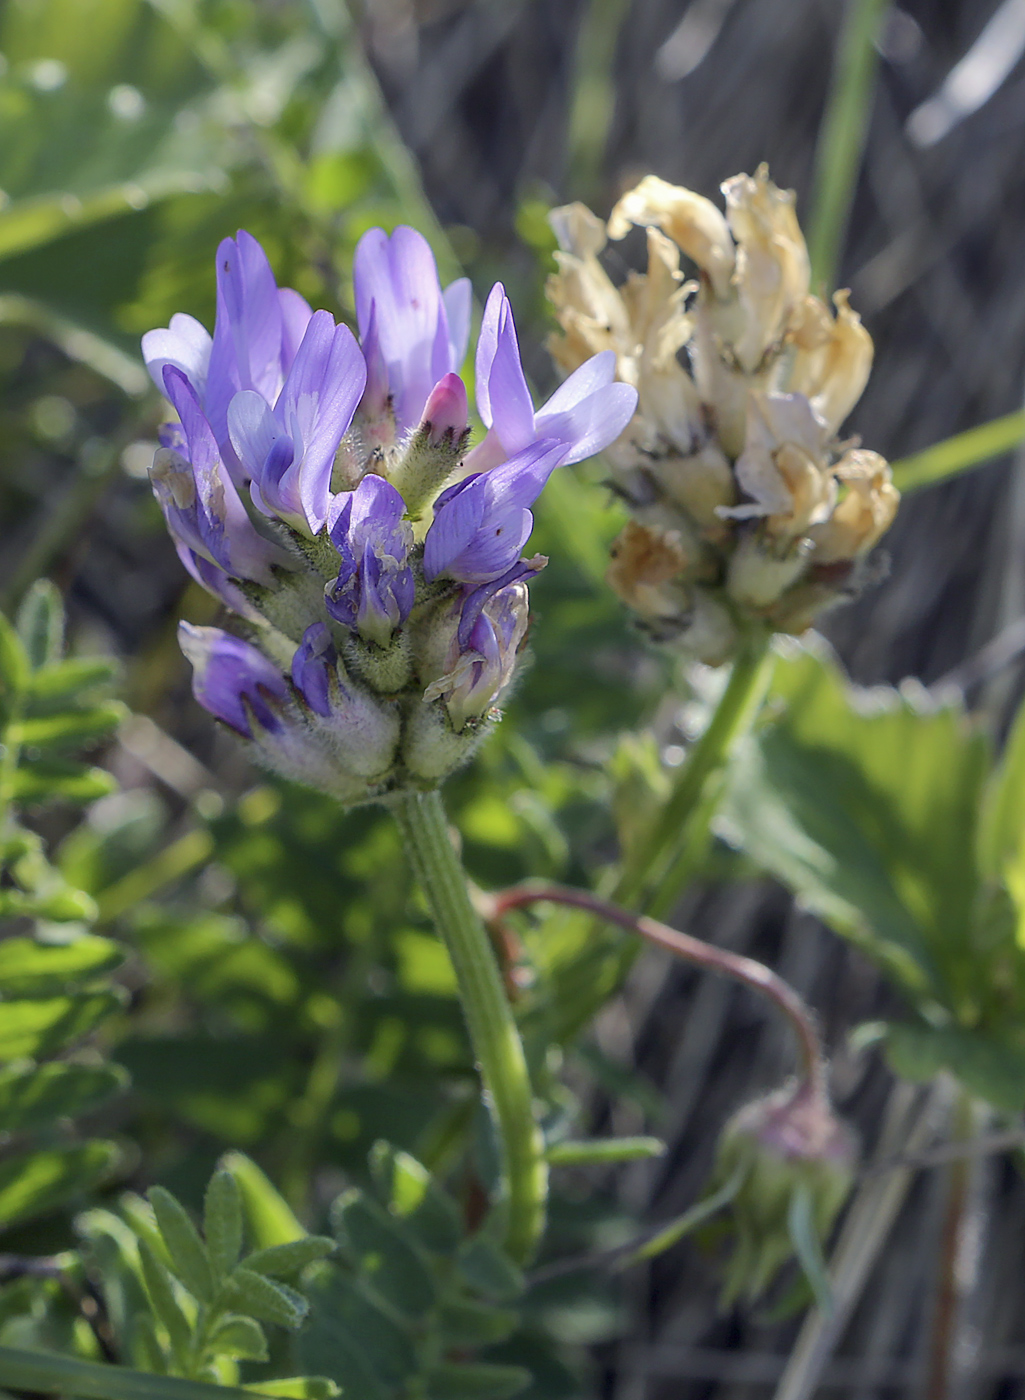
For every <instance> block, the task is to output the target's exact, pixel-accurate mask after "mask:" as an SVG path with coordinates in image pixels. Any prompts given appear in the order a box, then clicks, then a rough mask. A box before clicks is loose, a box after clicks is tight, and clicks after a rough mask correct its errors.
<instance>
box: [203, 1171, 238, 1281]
mask: <svg viewBox="0 0 1025 1400" xmlns="http://www.w3.org/2000/svg"><path fill="white" fill-rule="evenodd" d="M203 1234H204V1235H205V1236H206V1247H207V1251H208V1252H209V1255H210V1263H211V1266H212V1267H213V1271H214V1273H215V1274H216V1276H217V1277H218V1278H220V1277H222V1276H223V1275H224V1274H228V1273H230V1272H231V1270H232V1269H233V1268H234V1267H235V1265H236V1264H237V1263H238V1260H239V1255H240V1254H241V1253H242V1195H241V1192H240V1191H239V1189H238V1182H237V1181H236V1180H235V1178H234V1177H233V1176H232V1174H231V1172H229V1171H225V1169H224V1168H223V1167H220V1168H218V1170H217V1171H215V1172H214V1174H213V1176H212V1177H211V1178H210V1184H209V1186H207V1188H206V1198H205V1200H204V1203H203Z"/></svg>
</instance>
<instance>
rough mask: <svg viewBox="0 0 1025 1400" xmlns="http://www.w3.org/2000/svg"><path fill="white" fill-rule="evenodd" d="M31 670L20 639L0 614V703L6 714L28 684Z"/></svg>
mask: <svg viewBox="0 0 1025 1400" xmlns="http://www.w3.org/2000/svg"><path fill="white" fill-rule="evenodd" d="M31 674H32V668H31V666H30V665H29V659H28V656H27V654H26V652H25V648H24V646H22V643H21V638H20V637H19V636H18V634H17V632H16V631H15V630H14V628H13V627H12V626H11V624H10V623H9V622H8V621H7V619H6V617H4V616H3V614H2V613H0V701H2V704H3V709H4V712H5V713H6V714H8V715H9V714H10V712H11V707H12V705H13V704H14V703H15V702H16V701H17V699H18V697H19V696H21V695H22V694H23V693H24V691H25V688H26V687H27V685H28V683H29V678H30V677H31Z"/></svg>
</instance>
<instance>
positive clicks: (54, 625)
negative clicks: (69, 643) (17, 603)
mask: <svg viewBox="0 0 1025 1400" xmlns="http://www.w3.org/2000/svg"><path fill="white" fill-rule="evenodd" d="M17 628H18V636H19V637H20V638H21V640H22V643H23V644H24V647H25V652H26V654H27V656H28V659H29V663H30V664H31V666H32V669H33V671H38V670H39V668H40V667H41V666H49V665H52V664H53V663H54V662H55V661H59V660H60V655H61V651H62V649H63V646H64V600H63V599H62V598H61V595H60V590H59V589H58V588H57V587H56V585H55V584H53V583H51V582H50V580H49V579H47V578H37V579H36V581H35V583H33V584H32V586H31V587H30V588H29V590H28V592H27V593H26V594H25V598H24V601H23V602H22V605H21V607H20V608H19V609H18V618H17Z"/></svg>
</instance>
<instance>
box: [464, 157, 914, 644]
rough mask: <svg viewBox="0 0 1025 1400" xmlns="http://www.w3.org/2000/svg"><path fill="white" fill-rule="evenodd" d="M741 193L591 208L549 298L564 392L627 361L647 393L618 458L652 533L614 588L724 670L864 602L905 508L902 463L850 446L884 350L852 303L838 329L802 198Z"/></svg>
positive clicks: (567, 230)
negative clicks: (893, 466) (620, 262)
mask: <svg viewBox="0 0 1025 1400" xmlns="http://www.w3.org/2000/svg"><path fill="white" fill-rule="evenodd" d="M723 193H724V195H725V199H726V210H725V213H722V212H720V210H719V209H718V208H717V207H716V206H715V205H714V204H713V203H712V202H711V201H710V200H708V199H705V198H704V197H703V196H701V195H698V194H695V193H694V192H693V191H691V190H686V189H682V188H680V187H678V186H675V185H670V184H667V183H666V182H665V181H664V180H660V179H658V178H657V177H655V176H647V177H646V178H645V179H643V180H642V181H641V182H640V184H639V185H637V186H636V187H635V188H634V189H632V190H630V191H628V192H627V193H626V194H625V195H624V196H623V197H622V198H621V199H620V201H619V203H618V204H617V205H616V207H615V208H614V209H613V211H612V214H611V216H610V218H609V221H608V224H607V225H605V224H603V223H602V222H601V220H599V219H597V218H596V217H595V216H594V215H593V214H592V213H591V212H590V210H588V209H586V208H585V207H584V206H583V205H579V204H575V205H568V206H566V207H565V208H563V209H556V210H554V211H553V213H552V216H551V221H552V226H553V228H554V230H555V233H556V236H557V238H558V240H559V245H560V249H561V251H560V252H559V253H557V254H556V259H557V261H558V264H559V271H558V272H557V273H556V274H555V275H554V276H553V277H551V278H550V279H549V284H548V295H549V298H550V300H551V301H552V303H553V305H554V307H555V311H556V315H557V317H558V319H559V324H560V328H561V329H560V332H559V333H558V334H556V335H555V336H553V337H552V339H551V342H550V348H551V351H552V354H553V356H554V358H555V360H556V363H557V364H558V366H559V367H560V369H561V370H562V371H563V372H564V373H565V374H567V375H569V378H568V379H567V381H566V384H567V385H568V384H569V383H570V382H571V381H572V378H573V376H574V374H577V373H579V366H580V365H581V364H582V363H583V362H584V361H585V360H586V359H587V357H589V356H591V357H594V356H601V355H603V354H610V355H611V356H613V357H614V361H615V371H616V377H617V379H618V380H620V381H621V382H622V383H624V384H629V385H632V386H634V387H635V388H636V390H637V393H638V402H637V410H636V412H635V413H634V415H633V417H632V419H631V420H630V422H629V424H628V425H627V426H626V427H625V429H624V431H623V432H622V433H621V434H620V436H619V437H618V439H617V440H616V441H615V442H614V443H612V444H611V445H610V446H609V447H608V448H607V449H606V455H607V457H608V459H609V460H610V461H611V463H612V464H613V467H614V469H615V480H614V484H615V486H616V488H617V490H618V491H619V493H620V494H621V495H622V496H623V498H624V499H625V501H626V503H627V505H628V506H629V508H630V509H631V512H632V514H633V517H634V525H632V526H631V527H630V531H632V532H630V531H628V532H627V533H625V534H624V535H623V536H622V537H621V538H620V540H618V541H617V542H616V546H615V548H614V559H613V566H612V568H611V570H610V574H609V579H610V582H611V583H612V586H613V587H614V588H615V589H616V590H617V592H619V593H620V596H621V597H622V598H623V601H624V602H625V603H626V604H627V606H628V607H630V608H631V609H632V610H633V611H634V612H635V615H636V616H637V619H638V621H639V623H640V625H641V626H642V627H644V628H645V630H647V631H648V632H650V633H651V634H652V635H653V636H654V637H656V638H657V639H659V640H670V639H672V640H674V641H676V642H677V644H678V645H680V646H681V647H682V648H684V649H685V650H687V651H689V652H690V653H692V654H694V655H696V656H697V657H698V658H699V659H701V660H703V661H706V662H708V663H710V664H712V665H718V664H719V663H720V662H722V661H725V660H728V659H729V658H730V656H731V655H732V654H733V651H734V649H735V647H736V646H737V645H739V644H740V643H741V642H742V640H743V639H744V637H745V636H746V635H747V634H749V633H751V632H764V631H773V630H775V631H785V632H800V631H802V630H804V628H806V627H807V626H809V625H810V624H811V622H812V621H813V620H814V618H815V616H816V615H817V614H818V613H820V612H822V611H823V610H824V609H825V608H828V607H830V606H832V605H834V604H835V603H837V602H839V601H841V600H842V599H844V598H848V597H850V596H852V594H854V593H855V592H856V591H857V589H858V587H859V582H860V579H861V578H862V576H863V575H864V573H865V570H864V569H863V567H862V564H863V560H864V558H865V556H866V555H867V554H868V553H869V551H870V550H872V549H873V548H874V547H875V545H876V544H877V543H878V541H879V539H880V538H881V536H882V535H883V534H884V533H885V531H886V530H887V529H888V528H889V526H890V524H891V523H892V520H893V517H894V515H895V513H896V510H897V505H898V502H899V496H898V493H897V490H896V488H895V487H894V485H893V482H892V479H891V475H890V470H889V467H888V466H887V464H886V462H885V461H884V460H883V459H882V458H881V457H879V456H878V455H877V454H875V453H869V452H865V451H863V450H861V448H860V445H859V444H858V443H857V442H856V441H855V442H842V441H840V440H839V439H838V436H837V435H838V433H839V432H840V430H841V428H842V426H843V423H844V421H845V419H846V418H847V416H848V414H849V413H850V411H851V409H852V408H853V407H854V405H855V404H856V403H857V401H858V399H859V398H860V396H861V393H862V391H863V390H864V388H865V384H866V381H867V379H868V373H869V370H870V368H871V364H872V341H871V338H870V337H869V335H868V332H867V331H866V330H865V328H864V327H863V326H862V324H861V322H860V320H859V319H858V316H857V315H856V314H855V312H854V311H852V310H851V307H850V305H849V303H848V298H847V293H846V292H838V293H837V294H836V296H835V297H834V298H833V308H832V309H830V308H829V307H828V306H827V305H826V304H825V303H824V302H823V301H821V300H820V299H819V298H818V297H816V296H814V295H813V294H812V292H811V290H810V287H809V276H810V274H809V264H808V254H807V249H806V247H805V243H804V237H803V235H802V233H801V229H800V226H799V224H798V221H797V216H796V212H795V208H794V199H793V194H792V193H791V192H789V191H785V190H780V189H778V188H777V187H776V186H775V185H774V184H773V183H772V181H771V180H770V179H769V177H768V172H767V170H766V169H765V167H764V166H763V167H760V168H759V170H757V171H756V173H755V174H754V175H753V176H750V175H738V176H735V177H734V178H733V179H731V180H727V181H726V182H725V184H724V185H723ZM634 226H642V227H644V229H645V230H646V238H647V270H646V272H644V273H638V272H631V273H630V274H629V275H628V277H627V278H626V281H625V282H623V283H622V284H621V285H618V286H617V285H616V284H614V283H613V281H612V279H611V278H610V277H609V275H608V273H607V272H606V270H605V268H604V266H603V264H602V260H601V255H602V253H603V251H604V249H605V246H606V241H607V239H608V238H612V239H619V238H622V237H624V236H625V235H626V234H627V233H628V232H629V231H630V229H631V228H632V227H634ZM681 255H682V256H683V257H686V258H687V259H689V260H690V262H691V263H692V264H693V265H694V268H695V270H696V273H697V278H696V280H694V281H687V280H685V278H684V272H683V271H682V270H681ZM592 362H593V361H592ZM565 387H566V386H565V385H564V388H565ZM490 437H491V434H490V433H489V435H488V439H485V443H484V444H483V447H484V448H486V447H487V445H488V441H489V439H490ZM635 527H636V528H635ZM638 530H639V531H640V533H638ZM668 541H674V542H676V543H675V544H674V546H673V548H676V549H677V556H678V562H679V567H678V569H677V570H676V571H675V572H674V573H672V574H669V573H667V572H666V570H667V568H668V564H669V556H670V552H671V551H670V547H669V545H668V543H667V542H668ZM677 546H678V547H677ZM656 574H657V578H656ZM710 618H716V619H718V621H717V622H716V623H715V624H714V625H712V626H709V620H710ZM724 619H725V621H726V625H725V626H723V625H722V622H723V620H724ZM727 638H729V640H727Z"/></svg>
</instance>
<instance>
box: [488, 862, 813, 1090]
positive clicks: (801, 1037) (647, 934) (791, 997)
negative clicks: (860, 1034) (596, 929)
mask: <svg viewBox="0 0 1025 1400" xmlns="http://www.w3.org/2000/svg"><path fill="white" fill-rule="evenodd" d="M541 903H545V904H566V905H569V906H571V907H572V908H574V909H584V910H586V911H587V912H588V913H589V914H595V915H597V917H598V918H600V919H605V920H607V921H608V922H609V923H610V924H618V925H619V927H620V928H623V929H626V930H627V932H628V933H636V934H638V935H639V936H640V937H641V938H646V939H647V940H648V942H649V943H654V944H656V945H657V946H658V947H659V948H665V949H667V950H668V951H669V952H670V953H672V954H673V955H674V956H675V957H678V958H682V959H683V960H684V961H685V962H690V963H694V964H695V965H696V966H697V967H703V968H707V969H708V971H709V972H718V973H720V974H721V975H722V976H723V977H732V978H733V979H734V981H736V982H743V983H744V985H745V986H747V987H751V988H753V990H754V991H756V992H759V993H760V994H761V995H762V996H764V997H768V999H769V1000H770V1001H771V1002H773V1004H774V1005H775V1006H777V1007H778V1008H779V1010H780V1011H782V1013H783V1015H784V1016H786V1018H787V1020H788V1021H789V1022H790V1025H791V1026H792V1028H793V1031H794V1034H795V1036H796V1037H797V1043H798V1048H799V1050H800V1054H801V1066H802V1070H803V1078H804V1079H805V1081H806V1083H807V1085H808V1087H809V1088H810V1089H811V1090H812V1091H813V1092H814V1093H816V1094H819V1093H822V1094H824V1093H825V1056H824V1055H823V1053H822V1041H821V1040H820V1038H819V1033H818V1030H817V1028H816V1025H815V1017H814V1014H813V1012H812V1010H811V1008H810V1007H809V1006H807V1005H806V1004H805V1002H804V1001H803V1000H802V999H801V997H799V996H798V994H797V993H796V992H795V991H794V989H793V987H791V985H790V983H789V982H784V980H783V978H782V977H780V976H778V975H777V974H776V973H775V972H773V971H772V969H771V968H768V967H766V966H765V964H764V963H760V962H756V961H755V959H754V958H745V957H744V956H743V955H742V954H740V953H731V952H730V951H729V950H728V949H726V948H717V947H715V945H714V944H712V943H704V942H702V940H701V939H700V938H694V937H692V936H691V935H690V934H688V933H680V932H679V931H678V930H677V929H674V928H670V927H669V925H668V924H663V923H660V922H659V920H658V919H650V918H648V917H647V915H645V914H632V913H630V911H629V910H628V909H622V908H620V906H619V905H618V904H609V903H608V902H607V901H606V900H604V899H599V898H598V896H597V895H593V894H590V893H589V892H588V891H587V890H577V889H571V888H569V887H568V886H566V885H549V884H541V883H537V884H535V883H531V884H526V885H517V886H516V887H515V888H514V889H509V890H503V891H502V892H501V893H499V894H497V895H493V896H492V898H491V907H490V911H489V912H490V918H491V920H492V921H493V922H496V923H498V922H500V921H501V919H502V918H503V917H504V915H506V914H508V913H511V912H512V910H514V909H525V908H527V907H528V906H529V905H531V904H541Z"/></svg>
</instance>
